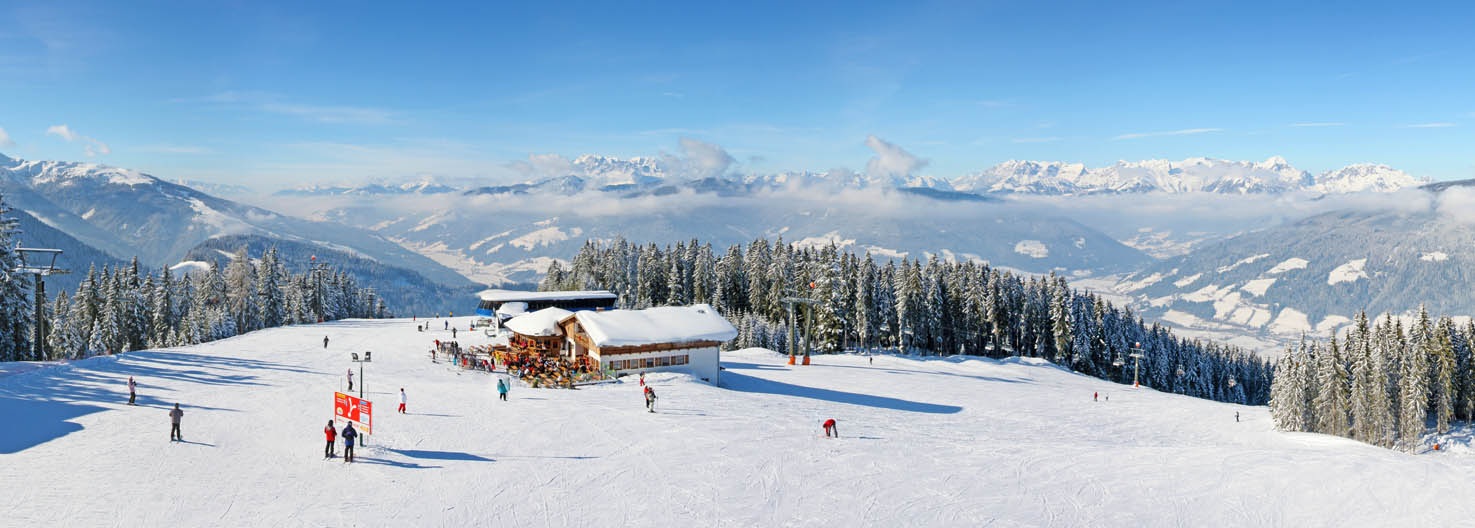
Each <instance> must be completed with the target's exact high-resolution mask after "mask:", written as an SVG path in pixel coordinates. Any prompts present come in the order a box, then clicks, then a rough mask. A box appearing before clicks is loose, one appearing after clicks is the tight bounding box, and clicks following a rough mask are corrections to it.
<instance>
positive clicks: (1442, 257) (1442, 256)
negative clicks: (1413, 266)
mask: <svg viewBox="0 0 1475 528" xmlns="http://www.w3.org/2000/svg"><path fill="white" fill-rule="evenodd" d="M1419 260H1422V261H1424V262H1444V261H1446V260H1449V255H1448V254H1446V253H1445V252H1443V251H1434V252H1430V253H1425V254H1423V255H1419Z"/></svg>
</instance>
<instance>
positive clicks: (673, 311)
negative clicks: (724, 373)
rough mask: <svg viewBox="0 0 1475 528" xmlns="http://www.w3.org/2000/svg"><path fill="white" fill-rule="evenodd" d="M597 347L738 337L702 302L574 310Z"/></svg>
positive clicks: (720, 339) (714, 311)
mask: <svg viewBox="0 0 1475 528" xmlns="http://www.w3.org/2000/svg"><path fill="white" fill-rule="evenodd" d="M574 317H577V318H578V319H579V326H582V327H584V331H585V332H588V333H589V340H591V341H593V342H594V346H598V347H622V346H639V345H650V344H655V343H695V342H699V341H717V342H722V341H727V340H729V339H732V338H734V337H737V329H736V328H733V326H732V323H729V322H727V319H726V318H724V317H722V316H721V315H720V314H718V313H717V310H713V309H712V307H711V306H708V305H705V304H694V305H691V306H661V307H657V308H646V309H644V310H610V311H600V312H595V311H583V312H577V313H575V314H574Z"/></svg>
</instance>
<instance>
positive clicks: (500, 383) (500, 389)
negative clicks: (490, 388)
mask: <svg viewBox="0 0 1475 528" xmlns="http://www.w3.org/2000/svg"><path fill="white" fill-rule="evenodd" d="M507 389H508V387H507V380H505V379H502V378H497V397H498V398H501V399H502V401H507Z"/></svg>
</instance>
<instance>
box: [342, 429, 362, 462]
mask: <svg viewBox="0 0 1475 528" xmlns="http://www.w3.org/2000/svg"><path fill="white" fill-rule="evenodd" d="M358 435H359V432H358V431H355V430H353V422H348V425H347V426H345V427H344V428H343V463H345V464H347V463H349V462H353V439H355V438H358Z"/></svg>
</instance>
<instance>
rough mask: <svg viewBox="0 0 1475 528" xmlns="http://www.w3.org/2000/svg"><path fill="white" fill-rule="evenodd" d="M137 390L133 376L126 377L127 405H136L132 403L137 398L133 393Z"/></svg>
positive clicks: (135, 393) (136, 394)
mask: <svg viewBox="0 0 1475 528" xmlns="http://www.w3.org/2000/svg"><path fill="white" fill-rule="evenodd" d="M137 389H138V384H137V383H134V382H133V376H128V405H136V404H135V403H133V402H134V400H135V399H137V398H138V393H137V392H134V391H136V390H137Z"/></svg>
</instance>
